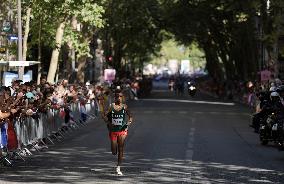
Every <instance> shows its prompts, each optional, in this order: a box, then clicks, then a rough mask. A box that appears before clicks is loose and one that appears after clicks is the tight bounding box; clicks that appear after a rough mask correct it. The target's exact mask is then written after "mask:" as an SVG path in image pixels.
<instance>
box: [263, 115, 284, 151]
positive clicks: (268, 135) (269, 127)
mask: <svg viewBox="0 0 284 184" xmlns="http://www.w3.org/2000/svg"><path fill="white" fill-rule="evenodd" d="M259 139H260V142H261V144H262V145H267V144H268V143H269V142H274V143H275V144H276V145H278V146H281V147H283V121H282V120H279V119H278V118H277V117H276V115H275V114H274V113H271V114H270V115H268V117H267V118H266V119H262V120H261V121H260V128H259Z"/></svg>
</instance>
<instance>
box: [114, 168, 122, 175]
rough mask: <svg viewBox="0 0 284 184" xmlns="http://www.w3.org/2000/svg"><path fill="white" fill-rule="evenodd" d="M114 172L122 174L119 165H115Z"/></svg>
mask: <svg viewBox="0 0 284 184" xmlns="http://www.w3.org/2000/svg"><path fill="white" fill-rule="evenodd" d="M116 173H117V175H119V176H122V175H123V174H122V172H121V171H120V166H117V167H116Z"/></svg>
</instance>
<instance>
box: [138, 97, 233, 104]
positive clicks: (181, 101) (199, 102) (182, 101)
mask: <svg viewBox="0 0 284 184" xmlns="http://www.w3.org/2000/svg"><path fill="white" fill-rule="evenodd" d="M141 101H156V102H180V103H195V104H211V105H227V106H234V105H235V103H226V102H209V101H198V100H196V101H193V100H175V99H141Z"/></svg>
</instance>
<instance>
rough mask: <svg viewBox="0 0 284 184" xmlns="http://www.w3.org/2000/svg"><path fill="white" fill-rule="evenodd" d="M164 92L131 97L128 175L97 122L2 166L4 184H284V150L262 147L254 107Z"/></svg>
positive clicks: (127, 144) (102, 128)
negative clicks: (118, 168)
mask: <svg viewBox="0 0 284 184" xmlns="http://www.w3.org/2000/svg"><path fill="white" fill-rule="evenodd" d="M157 89H158V90H154V91H153V93H152V96H151V97H149V98H147V99H139V100H138V101H131V102H129V106H130V110H131V111H132V112H133V114H134V118H135V121H134V123H133V125H132V126H131V127H130V128H129V136H128V137H127V142H126V148H125V158H124V163H123V167H122V169H121V170H122V172H123V173H124V175H123V176H117V175H116V174H115V164H116V160H117V158H116V157H115V156H113V155H112V154H111V152H110V143H109V139H108V132H107V128H106V126H105V124H104V123H103V121H102V120H94V121H91V122H89V123H88V125H87V127H84V128H81V129H80V130H78V131H76V132H73V133H71V134H70V135H69V136H68V137H66V138H65V139H64V140H63V141H62V142H59V143H56V145H54V146H50V147H49V149H47V150H44V151H41V152H38V153H35V154H34V155H33V156H31V157H29V158H28V159H27V161H26V162H22V161H17V162H16V163H15V166H14V167H13V168H1V171H0V172H1V174H0V183H1V184H2V183H34V184H36V183H71V184H73V183H74V184H75V183H111V184H112V183H220V184H229V183H232V184H242V183H244V184H245V183H284V152H279V151H278V150H277V149H276V148H275V147H274V146H273V145H272V144H271V145H268V146H262V145H260V143H259V140H258V135H257V134H255V133H253V131H252V129H251V128H249V126H248V124H249V122H250V110H249V109H248V108H247V107H245V106H244V105H241V104H236V103H232V102H224V101H221V100H218V99H214V98H211V97H209V96H205V95H202V94H197V96H196V97H194V98H191V97H189V96H187V95H185V96H183V97H176V96H175V95H174V94H172V93H169V92H168V91H167V90H166V88H165V87H163V85H160V86H159V88H157Z"/></svg>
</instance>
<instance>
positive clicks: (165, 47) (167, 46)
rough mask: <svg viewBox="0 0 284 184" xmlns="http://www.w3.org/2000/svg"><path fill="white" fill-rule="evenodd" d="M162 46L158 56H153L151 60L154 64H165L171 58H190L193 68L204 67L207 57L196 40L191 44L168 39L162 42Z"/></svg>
mask: <svg viewBox="0 0 284 184" xmlns="http://www.w3.org/2000/svg"><path fill="white" fill-rule="evenodd" d="M161 45H162V48H161V50H160V52H159V53H158V54H157V56H153V59H152V60H151V63H152V64H155V65H158V66H165V65H167V62H168V61H169V60H171V59H177V60H179V61H181V60H186V59H189V61H190V63H191V64H192V66H193V68H195V69H197V68H204V67H205V59H204V52H203V51H202V50H201V49H199V46H198V44H197V43H196V42H193V43H192V44H190V45H189V46H185V45H180V44H178V43H177V42H176V41H174V40H172V39H171V40H166V41H163V43H162V44H161Z"/></svg>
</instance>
